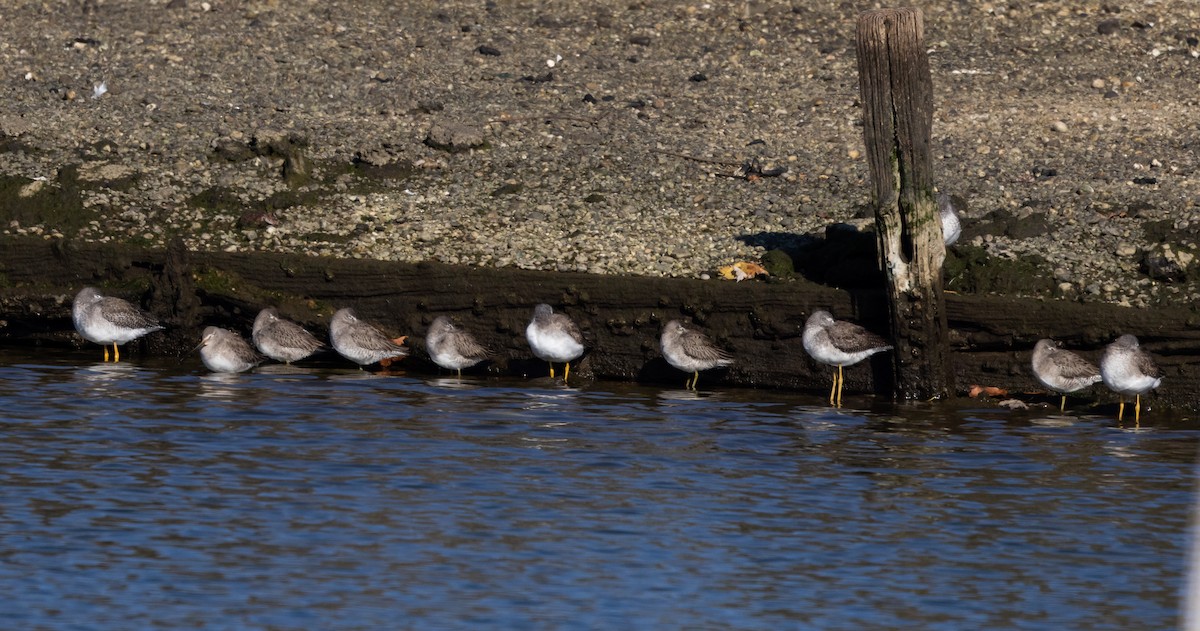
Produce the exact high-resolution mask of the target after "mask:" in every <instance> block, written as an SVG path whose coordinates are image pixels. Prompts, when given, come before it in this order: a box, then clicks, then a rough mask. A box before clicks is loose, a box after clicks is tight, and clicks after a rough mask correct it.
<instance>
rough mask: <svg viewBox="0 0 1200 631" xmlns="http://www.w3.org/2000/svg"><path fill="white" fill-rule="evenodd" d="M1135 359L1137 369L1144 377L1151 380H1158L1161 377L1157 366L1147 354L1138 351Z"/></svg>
mask: <svg viewBox="0 0 1200 631" xmlns="http://www.w3.org/2000/svg"><path fill="white" fill-rule="evenodd" d="M1135 359H1136V361H1137V369H1138V370H1139V371H1140V372H1141V373H1142V374H1143V375H1146V376H1147V377H1150V378H1151V379H1158V378H1160V377H1162V370H1161V369H1160V368H1159V367H1158V364H1156V363H1154V360H1153V359H1151V358H1150V355H1149V354H1148V353H1145V352H1143V351H1141V350H1138V352H1137V356H1136V358H1135Z"/></svg>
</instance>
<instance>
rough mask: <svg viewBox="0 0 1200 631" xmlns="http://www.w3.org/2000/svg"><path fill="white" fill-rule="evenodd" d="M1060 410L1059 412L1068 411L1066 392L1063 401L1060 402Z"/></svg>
mask: <svg viewBox="0 0 1200 631" xmlns="http://www.w3.org/2000/svg"><path fill="white" fill-rule="evenodd" d="M1058 411H1059V412H1066V411H1067V395H1065V394H1064V395H1062V403H1060V404H1059V405H1058Z"/></svg>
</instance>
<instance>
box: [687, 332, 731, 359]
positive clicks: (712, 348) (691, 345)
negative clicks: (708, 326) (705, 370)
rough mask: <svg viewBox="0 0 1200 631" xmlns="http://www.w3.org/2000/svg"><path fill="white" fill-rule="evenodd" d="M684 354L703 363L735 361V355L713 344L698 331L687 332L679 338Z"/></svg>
mask: <svg viewBox="0 0 1200 631" xmlns="http://www.w3.org/2000/svg"><path fill="white" fill-rule="evenodd" d="M679 343H680V345H681V346H682V347H683V352H684V354H685V355H687V356H688V357H691V358H693V359H697V360H700V361H703V362H721V361H733V355H730V354H729V353H726V352H725V351H723V350H721V349H720V348H718V347H717V346H716V345H715V344H713V343H712V342H711V341H710V340H709V339H708V337H707V336H705V335H704V334H703V333H697V332H696V331H685V332H684V333H683V335H682V336H680V338H679Z"/></svg>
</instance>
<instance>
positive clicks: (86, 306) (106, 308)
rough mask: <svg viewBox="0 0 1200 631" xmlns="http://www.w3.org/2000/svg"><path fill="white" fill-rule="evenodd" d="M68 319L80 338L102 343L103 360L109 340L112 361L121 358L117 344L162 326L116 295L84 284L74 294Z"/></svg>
mask: <svg viewBox="0 0 1200 631" xmlns="http://www.w3.org/2000/svg"><path fill="white" fill-rule="evenodd" d="M71 319H72V320H74V322H75V330H76V331H79V334H80V335H82V336H83V339H85V340H87V341H89V342H95V343H96V344H102V345H104V361H108V345H109V344H112V345H113V361H114V362H119V361H121V351H119V350H117V345H118V344H125V343H127V342H131V341H133V340H136V339H137V338H139V337H141V336H143V335H145V334H147V333H152V332H154V331H160V330H162V328H163V327H162V325H160V324H159V323H158V322H157V321H156V320H155V319H154V318H153V317H151V316H150V315H149V314H147V313H145V312H144V311H142V310H141V309H138V308H137V307H135V306H133V305H132V304H130V303H129V302H127V301H125V300H121V299H120V298H113V297H111V296H104V295H102V294H101V293H100V292H99V291H97V290H96V288H95V287H84V288H83V289H80V290H79V293H78V294H75V302H74V304H72V305H71Z"/></svg>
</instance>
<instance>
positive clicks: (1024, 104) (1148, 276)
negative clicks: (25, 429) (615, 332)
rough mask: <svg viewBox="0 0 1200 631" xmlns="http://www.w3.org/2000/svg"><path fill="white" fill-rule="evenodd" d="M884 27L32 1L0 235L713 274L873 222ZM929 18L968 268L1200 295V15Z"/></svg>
mask: <svg viewBox="0 0 1200 631" xmlns="http://www.w3.org/2000/svg"><path fill="white" fill-rule="evenodd" d="M870 8H872V6H871V5H867V4H863V3H845V2H830V1H817V2H736V3H720V2H713V3H703V2H643V1H632V2H629V1H626V2H619V3H613V2H599V3H589V2H578V1H560V2H553V1H552V2H537V3H534V2H506V1H499V0H498V1H496V2H491V1H483V0H478V1H472V2H463V1H451V2H440V1H439V2H428V1H424V0H418V1H410V2H400V3H391V2H328V1H321V2H316V1H311V2H272V1H261V2H248V3H243V2H224V1H220V0H212V1H209V2H198V1H196V0H170V1H166V0H163V1H157V2H156V1H154V0H149V1H147V2H118V1H113V0H109V1H104V0H84V1H83V2H79V1H71V2H54V3H44V2H31V1H17V2H12V3H9V5H8V6H7V7H6V10H5V20H4V22H3V25H0V31H2V32H3V38H0V65H2V66H3V67H4V68H5V69H6V70H5V72H4V74H3V75H2V76H0V81H2V82H3V84H4V93H5V97H6V98H5V99H4V101H3V102H2V103H0V218H2V219H3V225H2V226H0V228H2V229H3V231H4V232H5V233H9V234H42V235H54V236H57V235H63V236H67V237H70V238H82V239H88V240H97V241H125V242H132V243H137V244H146V245H163V244H164V243H165V242H166V240H168V239H170V238H172V237H174V236H180V237H182V238H183V239H184V240H185V242H186V243H187V245H188V246H190V247H191V248H193V249H195V250H223V251H247V250H267V251H287V252H302V253H309V254H314V255H332V256H339V257H362V258H376V259H383V260H399V261H422V260H436V261H441V262H445V263H464V264H471V265H479V266H496V267H506V266H511V267H518V268H526V269H541V270H558V271H583V272H591V273H597V274H632V275H649V276H685V277H695V276H698V275H701V274H704V273H711V272H712V271H713V270H714V269H716V268H717V267H719V266H721V265H726V264H729V263H732V262H734V261H736V260H743V259H751V260H757V259H758V258H759V257H761V256H762V255H763V254H764V252H765V251H766V250H767V249H769V248H773V247H784V248H785V249H792V250H796V249H798V248H800V246H801V245H802V244H804V243H807V242H810V241H811V240H812V238H811V237H806V235H816V236H819V237H820V236H823V235H824V234H825V230H826V227H827V226H829V225H830V224H832V223H838V222H848V223H851V224H855V225H858V226H867V225H869V223H870V222H869V220H865V219H862V217H863V216H864V210H867V211H868V212H869V210H868V209H867V207H868V205H869V203H870V200H869V193H868V190H869V186H868V177H869V175H868V173H867V166H866V164H865V162H864V161H863V160H862V158H861V153H862V128H861V122H860V121H861V110H860V108H859V106H858V103H857V98H858V77H857V71H856V65H855V64H856V61H855V51H854V25H855V19H856V16H857V14H858V12H860V11H861V10H865V9H870ZM923 9H924V10H925V33H926V42H927V44H928V46H929V51H930V63H931V66H932V73H933V80H934V87H935V104H936V113H935V120H934V138H933V142H934V160H935V169H936V171H937V173H938V174H939V186H940V188H942V189H943V190H947V191H950V192H951V193H953V194H954V195H956V196H958V197H960V198H962V199H963V200H965V202H966V209H965V211H964V224H965V226H964V234H963V238H962V240H961V241H960V245H958V246H955V248H962V251H963V252H967V253H971V252H976V251H979V252H983V253H986V255H988V257H990V258H991V259H993V260H998V261H1020V262H1022V263H1025V264H1028V265H1029V266H1031V267H1030V269H1031V270H1032V272H1031V273H1033V274H1035V275H1037V276H1038V277H1039V278H1041V279H1043V280H1047V282H1048V283H1049V284H1048V285H1047V287H1048V291H1047V295H1054V296H1058V297H1061V298H1064V299H1070V300H1082V301H1104V302H1110V303H1115V304H1122V305H1129V306H1146V305H1153V304H1160V303H1182V304H1194V303H1196V302H1197V301H1200V283H1198V279H1200V262H1197V261H1196V260H1195V255H1196V254H1197V252H1198V249H1200V248H1198V245H1197V244H1198V243H1200V236H1198V233H1200V173H1198V171H1197V169H1198V167H1200V124H1198V122H1197V121H1198V120H1200V116H1198V114H1197V112H1198V110H1197V107H1198V105H1200V83H1198V81H1197V76H1200V58H1198V56H1200V48H1198V43H1197V37H1198V36H1200V26H1198V25H1200V5H1198V4H1196V3H1172V2H1156V1H1144V2H1131V3H1124V4H1113V3H1095V2H1085V3H1071V2H1012V3H1004V2H981V3H974V2H971V3H964V2H950V1H948V0H943V1H939V2H930V3H927V4H926V5H925V6H924V7H923ZM101 86H102V87H101ZM952 282H953V281H952ZM1031 293H1035V292H1031Z"/></svg>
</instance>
